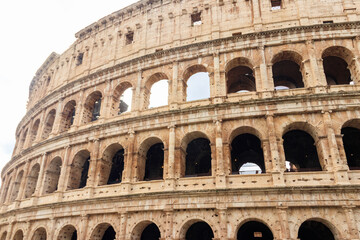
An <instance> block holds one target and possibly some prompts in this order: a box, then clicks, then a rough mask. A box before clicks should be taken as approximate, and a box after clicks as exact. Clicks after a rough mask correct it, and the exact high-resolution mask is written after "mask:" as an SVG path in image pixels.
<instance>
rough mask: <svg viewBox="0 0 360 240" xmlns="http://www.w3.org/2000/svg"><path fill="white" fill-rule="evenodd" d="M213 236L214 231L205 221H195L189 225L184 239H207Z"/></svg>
mask: <svg viewBox="0 0 360 240" xmlns="http://www.w3.org/2000/svg"><path fill="white" fill-rule="evenodd" d="M213 238H214V233H213V230H212V229H211V227H210V226H209V224H207V223H206V222H197V223H194V224H193V225H191V226H190V227H189V229H188V230H187V232H186V237H185V239H186V240H209V239H213Z"/></svg>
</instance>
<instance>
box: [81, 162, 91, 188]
mask: <svg viewBox="0 0 360 240" xmlns="http://www.w3.org/2000/svg"><path fill="white" fill-rule="evenodd" d="M89 166H90V157H88V158H87V159H86V160H85V162H84V165H83V167H82V170H81V177H80V184H79V188H84V187H85V186H86V182H87V178H88V173H89Z"/></svg>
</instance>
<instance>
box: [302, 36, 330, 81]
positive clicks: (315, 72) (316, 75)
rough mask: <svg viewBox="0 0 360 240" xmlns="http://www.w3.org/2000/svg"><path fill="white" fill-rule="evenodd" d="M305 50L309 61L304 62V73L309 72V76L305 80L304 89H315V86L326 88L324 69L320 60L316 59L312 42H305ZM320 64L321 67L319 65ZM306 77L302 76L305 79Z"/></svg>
mask: <svg viewBox="0 0 360 240" xmlns="http://www.w3.org/2000/svg"><path fill="white" fill-rule="evenodd" d="M306 49H307V52H308V55H309V60H308V61H307V60H305V61H304V62H305V67H306V70H305V71H306V72H308V71H309V73H310V76H309V77H307V78H306V83H305V82H304V84H305V87H316V86H326V85H327V82H326V77H325V73H324V68H323V66H322V59H319V60H317V59H316V51H315V45H314V40H311V39H309V40H306ZM320 63H321V66H319V64H320ZM305 77H306V76H303V78H305Z"/></svg>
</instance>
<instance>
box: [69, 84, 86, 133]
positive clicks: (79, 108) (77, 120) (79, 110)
mask: <svg viewBox="0 0 360 240" xmlns="http://www.w3.org/2000/svg"><path fill="white" fill-rule="evenodd" d="M79 99H80V101H79V102H77V103H76V108H75V117H74V122H73V124H72V125H71V128H74V129H77V128H78V127H79V126H80V125H81V123H82V121H81V119H82V118H83V112H84V101H85V90H84V89H82V90H81V91H80V93H79Z"/></svg>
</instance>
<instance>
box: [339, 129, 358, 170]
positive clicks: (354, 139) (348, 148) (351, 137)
mask: <svg viewBox="0 0 360 240" xmlns="http://www.w3.org/2000/svg"><path fill="white" fill-rule="evenodd" d="M341 134H342V136H343V137H342V138H343V144H344V149H345V153H346V159H347V163H348V166H349V169H350V170H360V148H359V146H360V130H359V129H357V128H353V127H344V128H342V129H341Z"/></svg>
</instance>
